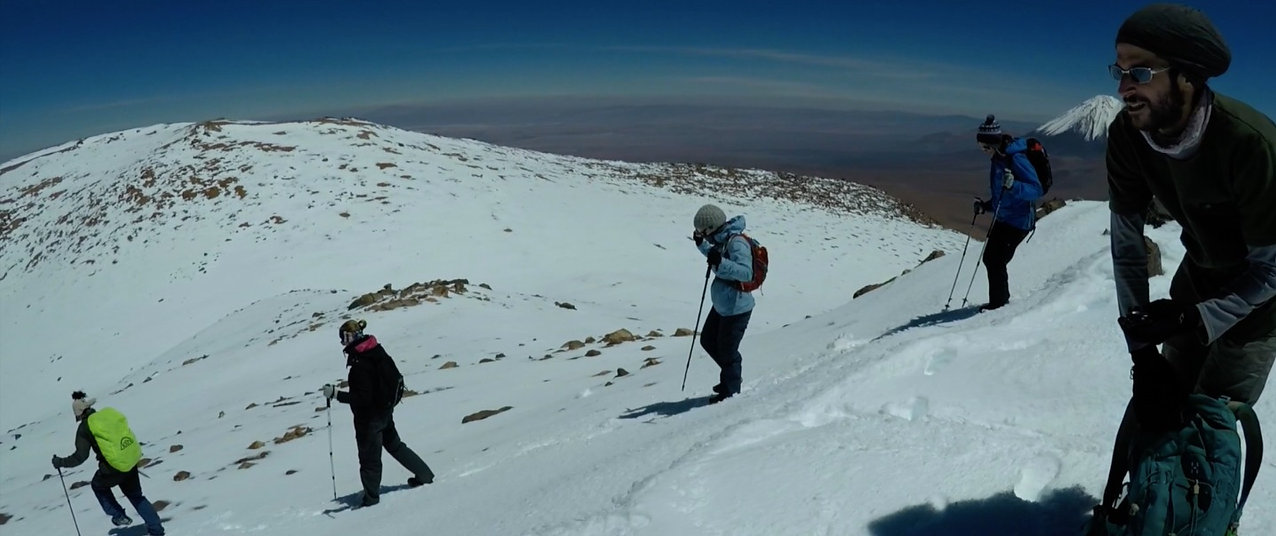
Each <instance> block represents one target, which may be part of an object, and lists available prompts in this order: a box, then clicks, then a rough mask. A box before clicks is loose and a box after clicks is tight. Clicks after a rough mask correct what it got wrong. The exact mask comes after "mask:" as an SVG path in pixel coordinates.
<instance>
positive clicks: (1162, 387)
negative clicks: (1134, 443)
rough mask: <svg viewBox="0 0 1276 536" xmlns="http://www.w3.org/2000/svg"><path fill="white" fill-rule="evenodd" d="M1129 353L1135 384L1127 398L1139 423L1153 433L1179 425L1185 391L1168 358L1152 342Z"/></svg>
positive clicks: (1185, 395) (1185, 396)
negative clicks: (1132, 363) (1132, 362)
mask: <svg viewBox="0 0 1276 536" xmlns="http://www.w3.org/2000/svg"><path fill="white" fill-rule="evenodd" d="M1130 357H1131V358H1132V359H1133V360H1134V369H1133V371H1132V372H1131V376H1133V378H1134V388H1133V394H1132V396H1131V398H1130V399H1131V402H1132V404H1133V406H1134V417H1135V419H1137V420H1138V422H1139V426H1141V427H1142V428H1143V430H1146V431H1150V432H1153V433H1155V432H1164V431H1168V430H1173V429H1175V428H1176V427H1178V426H1180V425H1181V424H1182V419H1183V417H1182V412H1183V404H1184V402H1185V401H1186V399H1187V394H1188V393H1187V389H1185V388H1184V387H1183V382H1180V381H1179V379H1178V375H1176V374H1175V373H1174V369H1173V368H1172V367H1170V362H1169V361H1166V360H1165V357H1164V356H1162V355H1161V353H1160V352H1158V351H1157V350H1156V347H1155V346H1146V347H1144V348H1142V349H1139V350H1135V351H1133V352H1131V353H1130Z"/></svg>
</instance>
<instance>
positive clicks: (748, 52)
mask: <svg viewBox="0 0 1276 536" xmlns="http://www.w3.org/2000/svg"><path fill="white" fill-rule="evenodd" d="M605 48H606V49H607V50H615V51H623V52H654V53H664V54H681V55H692V56H717V57H727V58H740V59H756V60H763V61H771V62H777V63H787V64H795V65H814V66H820V67H831V68H835V69H840V70H846V71H853V72H855V74H858V75H864V76H875V77H881V78H889V79H898V80H908V81H920V80H926V79H930V78H934V77H936V76H939V75H940V73H939V71H940V70H942V69H945V68H948V69H951V67H947V66H942V65H933V64H923V63H914V62H899V61H894V60H892V61H886V60H880V59H870V58H860V57H851V56H829V55H821V54H809V53H802V52H789V51H784V50H774V49H765V48H711V47H678V46H616V47H605Z"/></svg>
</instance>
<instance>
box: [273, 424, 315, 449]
mask: <svg viewBox="0 0 1276 536" xmlns="http://www.w3.org/2000/svg"><path fill="white" fill-rule="evenodd" d="M310 431H311V430H310V427H308V426H302V425H300V424H298V425H296V426H293V427H292V428H289V429H288V431H287V432H284V435H283V436H281V437H276V438H275V439H274V441H275V444H276V445H278V444H280V443H287V442H289V441H292V440H294V439H297V438H299V437H302V436H304V435H306V434H309V433H310Z"/></svg>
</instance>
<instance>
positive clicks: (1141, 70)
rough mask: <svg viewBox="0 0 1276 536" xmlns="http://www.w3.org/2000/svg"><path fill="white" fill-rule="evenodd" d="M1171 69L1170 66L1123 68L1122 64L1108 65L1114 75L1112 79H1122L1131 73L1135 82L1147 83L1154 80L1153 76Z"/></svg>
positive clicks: (1109, 70) (1109, 71) (1110, 72)
mask: <svg viewBox="0 0 1276 536" xmlns="http://www.w3.org/2000/svg"><path fill="white" fill-rule="evenodd" d="M1168 70H1170V68H1169V67H1162V68H1160V69H1153V68H1151V67H1132V68H1130V69H1122V68H1121V67H1120V66H1118V65H1116V64H1113V65H1109V66H1108V74H1110V75H1112V79H1113V80H1116V81H1120V80H1121V78H1123V77H1124V76H1125V75H1130V78H1132V79H1133V80H1134V81H1135V82H1138V83H1140V84H1146V83H1148V82H1151V81H1152V77H1153V76H1156V75H1157V74H1160V73H1163V72H1165V71H1168Z"/></svg>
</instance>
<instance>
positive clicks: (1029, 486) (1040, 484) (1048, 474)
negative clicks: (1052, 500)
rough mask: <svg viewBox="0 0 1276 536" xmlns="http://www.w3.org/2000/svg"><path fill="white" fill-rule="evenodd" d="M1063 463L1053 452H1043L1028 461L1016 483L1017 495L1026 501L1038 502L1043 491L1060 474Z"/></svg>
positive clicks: (1020, 471)
mask: <svg viewBox="0 0 1276 536" xmlns="http://www.w3.org/2000/svg"><path fill="white" fill-rule="evenodd" d="M1062 464H1063V462H1062V461H1060V460H1059V458H1058V457H1057V456H1054V455H1053V454H1041V455H1039V456H1037V457H1036V458H1033V459H1032V460H1030V461H1028V463H1027V464H1026V465H1024V466H1023V468H1021V469H1020V470H1019V483H1018V484H1015V496H1016V497H1019V498H1020V499H1023V500H1025V501H1031V502H1036V501H1037V500H1038V499H1040V498H1041V492H1043V491H1045V489H1046V487H1047V486H1049V485H1050V483H1051V482H1053V481H1054V479H1055V477H1056V476H1059V468H1060V466H1061V465H1062Z"/></svg>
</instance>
